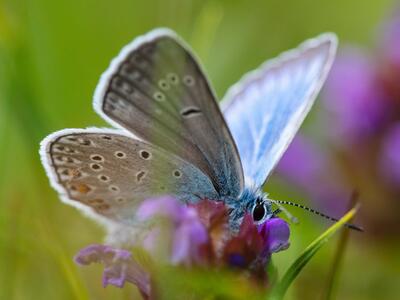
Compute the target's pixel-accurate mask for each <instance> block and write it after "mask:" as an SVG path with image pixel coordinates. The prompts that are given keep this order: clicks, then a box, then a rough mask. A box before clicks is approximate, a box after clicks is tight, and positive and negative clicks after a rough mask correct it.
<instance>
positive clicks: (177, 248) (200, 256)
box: [137, 196, 208, 266]
mask: <svg viewBox="0 0 400 300" xmlns="http://www.w3.org/2000/svg"><path fill="white" fill-rule="evenodd" d="M137 216H138V218H139V219H140V220H142V221H148V220H151V219H153V218H157V217H159V218H165V219H167V220H168V221H169V222H170V223H171V225H172V227H173V228H172V234H173V237H172V249H171V255H170V262H171V263H172V264H183V265H187V266H189V265H192V264H201V263H204V262H205V260H206V259H207V253H206V252H207V249H206V245H207V243H208V233H207V230H206V228H205V226H204V225H203V224H202V222H201V221H200V219H199V216H198V214H197V211H196V209H195V208H193V207H190V206H186V205H182V204H181V203H180V202H179V201H178V200H177V199H175V198H173V197H169V196H166V197H160V198H154V199H149V200H146V201H144V202H143V204H142V205H141V206H140V207H139V209H138V211H137ZM154 230H158V231H159V229H157V228H155V229H154ZM151 233H154V231H152V232H151ZM153 238H157V237H154V236H153Z"/></svg>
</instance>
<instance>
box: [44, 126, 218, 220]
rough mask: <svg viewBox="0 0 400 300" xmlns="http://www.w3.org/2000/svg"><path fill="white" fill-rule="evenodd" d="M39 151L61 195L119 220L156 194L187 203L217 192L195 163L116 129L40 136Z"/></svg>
mask: <svg viewBox="0 0 400 300" xmlns="http://www.w3.org/2000/svg"><path fill="white" fill-rule="evenodd" d="M41 155H42V160H43V164H44V165H45V167H46V169H47V172H48V175H49V177H50V178H51V180H52V184H53V186H54V187H55V188H56V189H57V190H58V192H59V193H60V194H61V196H62V197H63V198H64V199H65V200H68V201H72V202H76V203H79V204H81V205H83V206H86V207H88V208H90V209H91V210H92V212H94V213H95V214H96V215H100V216H103V217H105V218H107V219H110V220H113V221H117V222H120V223H125V224H129V223H131V222H132V223H133V222H134V215H135V209H136V207H137V205H139V204H140V203H141V202H142V201H143V200H145V199H146V198H150V197H155V196H157V195H164V194H171V195H175V196H176V197H177V198H179V199H181V200H182V201H186V202H195V201H197V200H199V199H202V198H210V199H211V198H213V197H217V193H216V191H215V189H214V187H213V185H212V183H211V181H210V180H209V179H208V177H207V176H206V175H204V174H203V173H202V172H201V171H200V170H199V169H198V168H196V167H195V166H193V165H191V164H189V163H187V162H185V161H184V160H182V159H179V158H178V157H175V156H174V155H171V154H169V153H167V152H166V151H164V150H162V149H160V148H158V147H157V146H154V145H150V144H148V143H145V142H143V141H140V140H137V139H134V138H132V137H129V136H127V135H126V134H125V133H124V132H122V131H120V130H111V129H110V130H100V129H86V130H85V129H67V130H63V131H60V132H56V133H54V134H52V135H50V136H49V137H48V138H46V139H45V140H44V141H43V143H42V147H41Z"/></svg>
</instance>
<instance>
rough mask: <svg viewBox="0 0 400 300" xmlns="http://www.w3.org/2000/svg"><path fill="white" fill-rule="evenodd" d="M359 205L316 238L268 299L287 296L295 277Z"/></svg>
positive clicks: (351, 216)
mask: <svg viewBox="0 0 400 300" xmlns="http://www.w3.org/2000/svg"><path fill="white" fill-rule="evenodd" d="M357 210H358V206H355V207H354V208H353V209H351V210H350V211H349V212H348V213H346V214H345V215H344V216H343V217H342V218H341V219H340V220H339V221H338V222H336V223H335V224H333V225H332V226H331V227H329V228H328V229H327V230H326V231H325V232H324V233H322V234H321V235H320V236H319V237H318V238H316V239H315V240H314V241H313V242H312V243H311V244H310V245H309V246H308V247H307V248H306V249H305V250H304V252H303V253H302V254H301V255H300V256H299V257H298V258H297V259H296V260H295V262H294V263H293V264H292V265H291V266H290V267H289V269H288V270H287V271H286V273H285V275H284V276H283V277H282V279H281V281H280V282H279V283H277V284H276V285H275V286H274V287H273V289H272V291H271V293H270V294H269V298H268V299H273V300H280V299H283V297H284V296H285V293H286V291H287V290H288V288H289V287H290V285H291V284H292V283H293V281H294V279H295V278H296V277H297V275H298V274H299V273H300V271H301V270H302V269H303V268H304V266H305V265H306V264H307V263H308V262H309V261H310V259H311V258H312V257H313V256H314V255H315V253H317V252H318V250H319V249H320V248H321V247H322V246H323V245H324V244H325V243H326V242H327V241H328V240H329V238H330V237H332V235H333V234H334V233H336V232H337V231H338V230H339V229H340V228H342V227H343V226H344V225H345V224H346V223H348V222H349V221H350V220H351V219H352V218H353V217H354V215H355V214H356V212H357Z"/></svg>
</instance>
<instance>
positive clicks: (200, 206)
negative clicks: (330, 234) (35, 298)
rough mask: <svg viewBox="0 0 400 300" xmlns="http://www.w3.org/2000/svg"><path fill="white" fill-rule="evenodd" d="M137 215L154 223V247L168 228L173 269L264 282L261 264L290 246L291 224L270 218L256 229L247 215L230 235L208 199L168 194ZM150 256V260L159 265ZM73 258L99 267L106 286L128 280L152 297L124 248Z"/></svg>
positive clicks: (92, 249)
mask: <svg viewBox="0 0 400 300" xmlns="http://www.w3.org/2000/svg"><path fill="white" fill-rule="evenodd" d="M137 216H138V218H139V219H140V220H141V221H143V222H146V221H149V220H155V222H154V224H153V225H152V227H151V230H150V231H148V235H152V239H154V241H153V242H154V243H152V245H151V246H152V247H155V245H158V244H157V240H159V239H163V238H165V235H164V234H163V233H165V231H163V230H162V229H166V228H167V231H169V234H168V235H167V236H169V237H170V243H168V244H169V245H170V249H169V254H168V255H167V256H168V257H169V259H168V262H167V263H168V264H170V265H173V266H185V267H202V266H208V267H211V268H212V267H218V268H221V267H222V268H231V269H232V268H233V269H235V270H238V269H239V270H243V271H245V272H250V274H251V275H252V277H256V278H257V279H265V278H266V268H265V266H266V264H267V263H268V262H269V258H270V256H271V254H272V253H274V252H278V251H281V250H284V249H286V248H287V247H288V246H289V242H288V239H289V226H288V224H287V223H286V222H285V221H283V220H281V219H279V218H273V219H270V220H268V221H266V222H265V223H263V224H261V225H256V224H254V223H253V220H252V218H251V216H250V215H246V216H245V217H244V219H243V222H242V224H241V227H240V230H239V232H238V233H237V234H232V232H231V231H230V230H229V223H228V222H229V218H228V210H227V208H226V207H225V205H224V204H223V203H217V202H214V201H209V200H203V201H200V202H199V203H197V204H191V205H184V204H182V203H181V202H179V201H178V200H176V199H175V198H173V197H168V196H166V197H160V198H154V199H149V200H146V201H144V203H143V204H142V205H141V206H140V207H139V209H138V211H137ZM157 220H158V221H157ZM166 225H168V226H166ZM160 227H163V228H160ZM154 233H156V234H154ZM163 241H165V239H163ZM150 248H151V247H150ZM150 250H151V249H150ZM153 253H156V252H153ZM154 255H155V256H154V259H155V260H156V261H160V260H159V259H158V257H157V256H156V254H154ZM75 260H76V262H77V263H79V264H81V265H87V264H90V263H93V262H100V263H102V264H103V265H104V267H105V269H104V274H103V284H104V286H106V285H108V284H112V285H115V286H118V287H122V286H123V285H124V283H125V282H130V283H132V284H134V285H136V286H137V287H138V288H139V290H140V291H141V292H142V294H143V295H144V296H146V297H149V295H151V288H150V282H151V280H150V278H151V274H150V273H148V272H146V271H144V269H143V268H142V267H141V266H140V265H139V264H138V263H136V261H135V260H134V259H133V258H132V256H131V253H130V252H129V251H127V250H121V249H116V248H112V247H110V246H105V245H92V246H89V247H86V248H84V249H82V250H81V251H80V252H79V253H78V255H77V256H76V258H75Z"/></svg>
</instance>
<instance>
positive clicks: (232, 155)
mask: <svg viewBox="0 0 400 300" xmlns="http://www.w3.org/2000/svg"><path fill="white" fill-rule="evenodd" d="M95 109H96V110H97V111H98V112H99V113H100V114H101V115H102V116H103V117H105V118H106V119H107V120H109V121H111V122H112V123H114V124H115V123H116V124H118V125H119V126H122V127H124V128H125V129H127V130H129V131H130V132H132V133H134V134H135V135H137V136H138V137H140V138H141V139H143V140H145V141H147V142H149V143H151V144H154V145H157V146H158V147H160V148H162V149H164V150H166V151H168V152H170V153H173V154H174V155H176V156H178V157H181V158H182V159H183V160H186V161H187V162H189V163H191V164H193V165H195V166H196V167H197V168H199V169H200V170H201V171H202V172H203V173H204V174H206V175H207V176H208V177H209V178H210V179H211V181H212V183H213V185H214V187H215V189H216V191H217V192H218V195H219V197H221V196H232V197H235V196H238V195H239V193H240V191H241V190H242V188H243V174H242V169H241V164H240V159H239V156H238V153H237V150H236V146H235V144H234V142H233V139H232V137H231V135H230V132H229V130H228V128H227V125H226V123H225V121H224V119H223V116H222V114H221V112H220V110H219V107H218V105H217V103H216V101H215V97H214V94H213V92H212V90H211V88H210V86H209V84H208V82H207V79H206V78H205V76H204V74H203V72H202V70H201V68H200V67H199V65H198V63H197V62H196V60H195V59H194V58H193V56H192V54H191V53H190V52H189V50H187V48H186V47H185V46H182V44H181V42H180V41H179V40H178V39H177V38H176V37H175V36H174V34H173V33H171V32H169V31H164V30H162V31H155V32H152V33H150V34H148V35H146V36H144V37H142V38H141V39H139V40H136V41H134V42H133V43H132V44H131V45H128V46H127V47H126V48H124V49H123V51H122V52H121V54H120V55H119V56H118V57H117V58H116V59H115V60H114V61H113V63H112V64H111V66H110V68H109V69H108V70H107V71H106V72H105V74H104V75H103V77H102V80H101V82H100V84H99V86H98V88H97V91H96V96H95ZM215 200H218V199H215Z"/></svg>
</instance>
